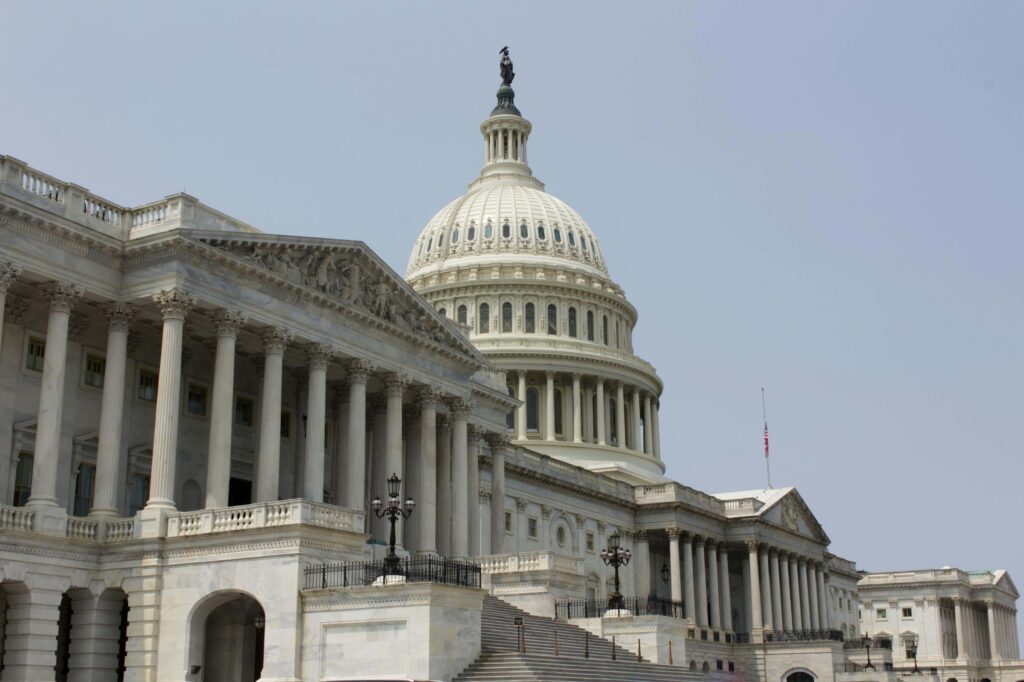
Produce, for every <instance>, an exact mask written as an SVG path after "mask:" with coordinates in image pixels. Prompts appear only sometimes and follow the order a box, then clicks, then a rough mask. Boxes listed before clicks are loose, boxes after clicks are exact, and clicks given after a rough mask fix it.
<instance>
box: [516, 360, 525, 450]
mask: <svg viewBox="0 0 1024 682" xmlns="http://www.w3.org/2000/svg"><path fill="white" fill-rule="evenodd" d="M516 374H517V375H518V378H519V392H518V393H516V397H517V398H519V400H520V401H522V403H523V404H522V405H520V406H519V407H518V408H516V412H518V413H519V414H518V418H517V419H516V439H518V440H526V370H522V369H521V370H519V371H518V372H517V373H516Z"/></svg>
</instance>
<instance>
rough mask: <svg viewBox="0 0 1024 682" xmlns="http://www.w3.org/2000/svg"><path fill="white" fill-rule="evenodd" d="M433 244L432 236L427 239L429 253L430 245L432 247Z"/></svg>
mask: <svg viewBox="0 0 1024 682" xmlns="http://www.w3.org/2000/svg"><path fill="white" fill-rule="evenodd" d="M433 245H434V238H433V237H431V238H430V239H428V240H427V253H430V247H432V246H433Z"/></svg>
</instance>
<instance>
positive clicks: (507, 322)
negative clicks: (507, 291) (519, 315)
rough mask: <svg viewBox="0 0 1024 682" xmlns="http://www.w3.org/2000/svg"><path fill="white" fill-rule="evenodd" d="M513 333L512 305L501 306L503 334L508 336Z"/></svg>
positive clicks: (506, 303)
mask: <svg viewBox="0 0 1024 682" xmlns="http://www.w3.org/2000/svg"><path fill="white" fill-rule="evenodd" d="M511 331H512V304H511V303H508V302H507V301H506V302H505V303H502V304H501V333H502V334H508V333H510V332H511Z"/></svg>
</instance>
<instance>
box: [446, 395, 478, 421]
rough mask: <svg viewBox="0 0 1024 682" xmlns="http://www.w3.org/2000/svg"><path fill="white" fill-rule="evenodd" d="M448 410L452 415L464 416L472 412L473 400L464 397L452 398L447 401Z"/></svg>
mask: <svg viewBox="0 0 1024 682" xmlns="http://www.w3.org/2000/svg"><path fill="white" fill-rule="evenodd" d="M448 410H449V411H450V412H451V413H452V416H453V417H462V418H464V419H465V418H466V417H468V416H469V415H470V414H471V413H472V412H473V401H472V400H466V399H465V398H454V399H452V400H449V401H448Z"/></svg>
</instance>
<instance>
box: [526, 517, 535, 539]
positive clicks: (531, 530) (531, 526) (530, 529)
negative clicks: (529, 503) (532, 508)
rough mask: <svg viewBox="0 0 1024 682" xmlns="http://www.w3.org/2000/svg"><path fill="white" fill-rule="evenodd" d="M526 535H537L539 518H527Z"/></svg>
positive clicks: (531, 536)
mask: <svg viewBox="0 0 1024 682" xmlns="http://www.w3.org/2000/svg"><path fill="white" fill-rule="evenodd" d="M526 536H527V537H530V538H536V537H537V519H534V518H530V519H527V520H526Z"/></svg>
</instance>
